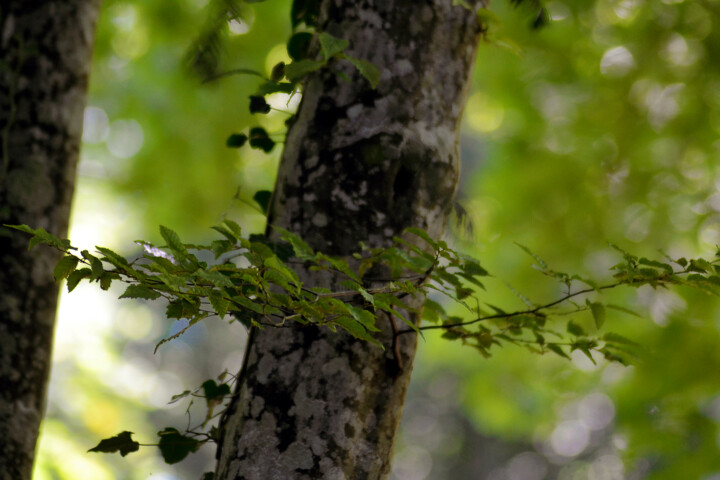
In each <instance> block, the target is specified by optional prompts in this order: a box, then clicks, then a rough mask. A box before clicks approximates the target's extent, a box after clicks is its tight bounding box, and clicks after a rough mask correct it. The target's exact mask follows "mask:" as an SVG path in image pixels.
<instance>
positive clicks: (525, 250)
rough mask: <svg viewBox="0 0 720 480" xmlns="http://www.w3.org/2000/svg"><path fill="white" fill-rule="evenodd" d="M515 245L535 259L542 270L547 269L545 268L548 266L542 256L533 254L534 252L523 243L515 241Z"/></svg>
mask: <svg viewBox="0 0 720 480" xmlns="http://www.w3.org/2000/svg"><path fill="white" fill-rule="evenodd" d="M515 245H517V246H518V247H520V248H521V249H523V251H524V252H525V253H527V254H528V255H530V256H531V257H532V258H533V259H535V261H536V262H537V263H538V266H539V267H540V268H542V269H543V270H547V268H548V266H547V263H545V261H544V260H543V259H542V258H540V257H538V256H537V255H535V254H534V253H533V252H532V251H531V250H530V249H529V248H527V247H526V246H525V245H520V244H519V243H517V242H516V243H515Z"/></svg>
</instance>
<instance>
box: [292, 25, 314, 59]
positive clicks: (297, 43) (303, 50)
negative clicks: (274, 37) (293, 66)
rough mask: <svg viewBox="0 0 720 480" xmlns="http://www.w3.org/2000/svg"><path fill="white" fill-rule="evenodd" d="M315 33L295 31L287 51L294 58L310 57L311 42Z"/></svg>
mask: <svg viewBox="0 0 720 480" xmlns="http://www.w3.org/2000/svg"><path fill="white" fill-rule="evenodd" d="M312 38H313V34H312V33H310V32H298V33H295V34H294V35H293V36H292V37H290V40H288V43H287V52H288V55H289V56H290V58H292V59H293V60H303V59H304V58H307V57H308V54H309V49H310V42H311V41H312Z"/></svg>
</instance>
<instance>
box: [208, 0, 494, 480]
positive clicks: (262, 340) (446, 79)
mask: <svg viewBox="0 0 720 480" xmlns="http://www.w3.org/2000/svg"><path fill="white" fill-rule="evenodd" d="M467 3H468V4H472V5H473V8H477V7H478V6H479V5H480V3H481V2H480V1H477V0H476V1H468V2H467ZM319 29H320V30H322V31H327V32H328V33H330V34H332V35H334V36H336V37H341V38H345V39H347V40H349V42H350V48H349V51H348V53H349V54H350V55H352V56H354V57H357V58H361V59H365V60H368V61H370V62H372V63H373V64H375V65H377V66H379V67H380V68H381V69H382V78H381V81H380V84H379V86H378V88H377V89H376V90H373V89H372V88H371V87H370V85H369V84H368V82H367V81H366V80H365V79H363V77H362V76H360V75H359V74H358V73H357V71H355V70H354V69H353V68H352V67H351V66H350V65H349V64H346V63H345V62H338V63H335V64H333V65H331V68H330V69H328V70H325V71H321V72H319V73H317V74H314V75H312V76H311V77H310V78H308V79H307V82H306V84H305V87H304V92H303V100H302V103H301V105H300V108H299V112H298V115H297V119H296V121H295V123H294V124H293V125H292V126H291V128H290V130H289V132H288V136H287V142H286V145H285V152H284V154H283V158H282V163H281V166H280V171H279V174H278V180H277V183H276V187H275V192H274V194H273V199H272V204H271V211H270V215H269V224H270V225H277V226H281V227H283V228H286V229H288V230H290V231H292V232H295V233H297V234H299V235H300V236H301V237H302V238H303V239H304V240H305V241H307V242H308V243H309V244H310V245H311V246H312V247H313V248H315V249H316V250H319V251H323V252H325V253H331V254H335V255H349V254H350V253H352V252H354V251H357V250H358V242H360V241H363V242H365V243H366V244H367V245H369V246H371V247H378V246H388V245H390V244H391V243H392V237H393V236H395V235H402V232H403V230H404V229H405V228H407V227H419V228H422V229H425V230H426V231H428V232H429V233H430V235H431V236H433V237H436V238H437V237H439V236H440V235H441V234H442V232H443V230H444V227H445V219H446V214H447V212H448V210H449V208H450V205H451V201H452V197H453V194H454V192H455V187H456V183H457V179H458V168H459V158H458V152H457V141H458V131H459V122H460V118H461V114H462V111H463V107H464V103H465V98H466V93H467V90H468V84H469V80H470V76H471V72H472V67H473V61H474V58H475V53H476V47H477V44H478V41H479V38H480V34H481V26H480V25H479V24H478V20H477V17H476V15H475V13H474V12H473V10H472V9H468V8H465V7H462V6H453V1H452V0H426V1H418V0H383V1H362V2H360V1H357V0H324V1H323V2H322V7H321V15H320V28H319ZM337 71H341V72H343V73H344V74H346V75H347V76H349V77H350V79H351V81H350V82H346V81H344V80H343V79H341V78H340V77H339V76H338V75H337V73H336V72H337ZM268 233H269V234H270V235H272V230H271V229H270V230H269V232H268ZM300 274H301V278H304V280H305V281H306V282H307V283H308V284H310V285H316V286H324V287H327V288H331V289H332V288H334V289H336V290H337V289H339V288H340V287H338V285H337V284H336V279H333V278H328V277H327V276H324V277H322V278H320V277H319V276H318V275H317V274H315V273H312V272H306V271H304V272H303V271H301V272H300ZM375 286H377V285H375ZM416 320H417V319H416ZM378 323H379V326H380V327H381V328H382V330H383V332H382V342H383V344H384V345H385V346H386V348H385V350H384V351H383V350H381V349H380V348H378V347H376V346H373V345H370V344H368V343H365V342H361V341H357V340H355V339H353V338H352V337H350V336H349V335H347V334H345V333H341V332H331V331H330V330H329V329H322V328H320V329H319V328H315V327H299V326H294V327H293V326H289V327H288V328H265V329H263V330H254V331H253V332H251V337H250V341H249V343H248V347H247V351H246V357H245V362H244V363H245V364H244V366H243V370H242V372H241V375H240V378H239V382H238V388H237V393H238V395H237V396H236V397H235V398H234V400H233V402H232V403H231V405H230V407H229V408H228V411H227V412H226V415H225V419H224V421H223V425H222V427H221V439H220V445H219V448H218V467H217V472H216V479H217V480H230V479H233V480H239V479H245V480H272V479H277V480H281V479H282V480H288V479H293V480H295V479H319V478H322V479H351V480H358V479H380V478H386V477H387V476H388V474H389V472H390V464H391V460H392V453H393V443H394V438H395V433H396V430H397V427H398V424H399V421H400V416H401V413H402V406H403V403H404V399H405V392H406V389H407V385H408V382H409V380H410V372H411V369H412V361H413V357H414V354H415V349H416V341H417V339H416V338H415V335H402V336H401V337H400V342H399V344H398V346H397V348H396V349H394V348H391V344H392V337H393V334H392V332H393V325H391V322H390V321H389V320H388V319H387V318H379V319H378ZM396 355H397V356H398V358H396Z"/></svg>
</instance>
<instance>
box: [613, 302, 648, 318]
mask: <svg viewBox="0 0 720 480" xmlns="http://www.w3.org/2000/svg"><path fill="white" fill-rule="evenodd" d="M605 306H606V307H607V308H612V309H613V310H617V311H619V312H623V313H627V314H628V315H632V316H634V317H638V318H642V316H641V315H640V314H639V313H637V312H634V311H632V310H630V309H629V308H625V307H621V306H620V305H613V304H610V303H608V304H607V305H605Z"/></svg>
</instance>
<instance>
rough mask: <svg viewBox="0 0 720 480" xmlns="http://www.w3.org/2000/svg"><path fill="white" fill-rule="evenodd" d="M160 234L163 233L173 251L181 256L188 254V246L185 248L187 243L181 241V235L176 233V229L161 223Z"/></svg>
mask: <svg viewBox="0 0 720 480" xmlns="http://www.w3.org/2000/svg"><path fill="white" fill-rule="evenodd" d="M160 235H162V237H163V239H165V242H167V245H168V247H169V248H170V250H172V251H173V253H176V254H178V256H181V257H186V256H187V253H188V252H187V248H185V245H183V243H182V242H181V241H180V237H179V236H178V234H177V233H175V231H173V230H171V229H169V228H168V227H166V226H164V225H160Z"/></svg>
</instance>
